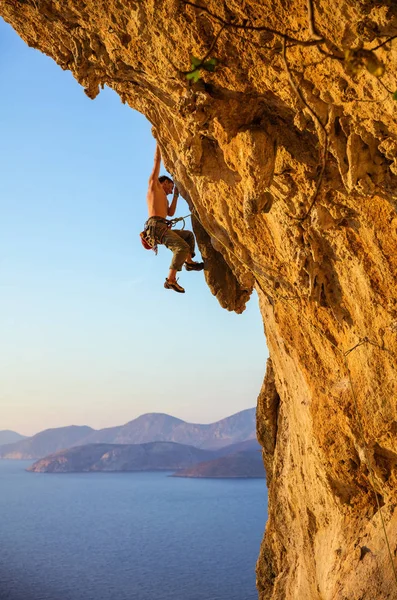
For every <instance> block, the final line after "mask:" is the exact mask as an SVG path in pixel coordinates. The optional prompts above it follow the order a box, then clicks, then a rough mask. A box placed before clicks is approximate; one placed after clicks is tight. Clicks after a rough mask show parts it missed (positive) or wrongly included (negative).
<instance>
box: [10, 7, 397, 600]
mask: <svg viewBox="0 0 397 600" xmlns="http://www.w3.org/2000/svg"><path fill="white" fill-rule="evenodd" d="M200 2H201V4H200ZM194 4H196V6H194ZM0 14H1V15H2V16H3V17H4V18H5V19H6V20H7V21H8V22H9V23H11V25H12V26H13V27H14V28H15V30H16V31H17V32H18V33H19V34H20V35H21V37H22V38H23V39H24V40H25V41H26V42H27V43H28V44H29V45H31V46H34V47H36V48H38V49H40V50H41V51H43V52H45V53H46V54H48V55H49V56H51V57H52V58H53V59H54V60H55V61H56V62H57V63H58V64H59V65H60V66H61V67H62V68H63V69H70V70H71V71H72V73H73V75H74V76H75V77H76V79H77V80H78V81H79V82H80V83H81V85H82V86H84V88H85V91H86V93H87V94H88V96H89V97H91V98H93V99H94V98H95V97H96V95H97V94H98V93H99V91H100V89H101V87H102V86H103V85H105V84H106V85H108V86H110V87H112V88H113V89H114V90H116V92H117V93H118V94H119V95H120V97H121V99H122V101H123V102H126V103H128V104H129V105H130V106H131V107H132V108H134V109H137V110H139V111H140V112H142V113H143V114H145V115H146V117H147V118H148V119H149V121H150V122H151V123H152V124H153V133H154V135H155V137H156V138H157V140H158V141H159V143H160V145H161V149H162V154H163V157H164V162H165V165H166V167H167V169H168V170H169V172H170V173H171V174H172V175H173V176H174V177H175V180H176V182H177V184H178V187H179V188H180V190H181V193H182V195H183V196H184V198H185V199H186V200H187V201H188V203H189V205H190V207H191V209H192V210H193V211H194V214H195V215H196V218H195V219H194V228H195V232H196V235H197V238H198V241H199V245H200V248H201V252H202V254H203V257H204V259H205V261H206V265H207V271H206V278H207V282H208V284H209V286H210V288H211V290H212V291H213V293H214V295H215V296H216V297H217V298H218V300H219V302H220V303H221V305H222V306H224V307H225V308H227V309H228V310H234V311H236V312H241V311H243V310H244V307H245V304H246V302H247V300H248V299H249V296H250V294H251V292H252V289H253V288H254V287H255V288H256V290H257V292H258V294H259V298H260V305H261V310H262V314H263V320H264V326H265V333H266V337H267V341H268V346H269V351H270V357H271V358H270V361H269V364H268V369H267V374H266V377H265V381H264V385H263V389H262V391H261V393H260V395H259V399H258V411H257V422H258V438H259V440H260V441H261V443H262V445H263V448H264V450H263V452H264V461H265V465H266V469H267V476H268V483H269V520H268V523H267V526H266V532H265V536H264V541H263V544H262V548H261V551H260V556H259V559H258V564H257V587H258V593H259V598H260V600H265V599H266V600H267V599H272V600H285V599H298V600H320V599H321V600H364V599H368V600H370V599H371V600H375V599H376V600H383V599H392V598H397V581H396V579H395V573H394V572H393V568H394V569H395V568H396V552H397V546H396V537H397V404H396V398H397V378H396V357H397V295H396V292H397V286H396V273H397V252H396V244H397V214H396V206H397V204H396V203H397V185H396V182H397V123H396V116H397V101H396V100H395V99H394V98H393V93H394V92H395V91H396V89H397V81H396V75H395V74H396V72H397V50H396V48H397V39H396V40H393V39H389V38H393V36H396V35H397V5H396V2H395V0H340V1H339V2H332V1H331V0H313V1H312V2H311V1H309V0H272V1H270V0H261V1H257V2H255V1H252V0H239V1H237V0H227V1H225V2H217V1H215V0H197V1H196V2H187V1H186V0H136V1H133V0H107V1H106V2H103V1H102V0H96V1H94V0H86V1H85V2H81V1H78V0H62V1H61V0H0ZM191 55H193V56H194V57H196V58H197V59H200V60H202V61H204V62H202V63H201V64H199V65H198V66H199V73H198V74H199V75H200V76H201V77H200V78H199V79H198V81H196V82H195V81H194V80H188V79H187V77H186V73H187V72H189V71H191V70H192V67H191V59H190V57H191ZM211 58H215V59H217V65H216V67H215V71H213V72H211V70H208V69H206V68H204V67H203V64H204V63H205V61H207V60H209V59H211ZM197 62H198V61H196V66H197ZM209 68H210V69H211V68H213V65H212V66H211V65H210V66H209ZM241 509H242V513H243V511H244V507H241ZM382 518H383V522H384V529H383V526H382ZM386 538H387V539H388V541H389V545H390V553H389V551H388V547H387V543H386ZM393 563H394V564H393Z"/></svg>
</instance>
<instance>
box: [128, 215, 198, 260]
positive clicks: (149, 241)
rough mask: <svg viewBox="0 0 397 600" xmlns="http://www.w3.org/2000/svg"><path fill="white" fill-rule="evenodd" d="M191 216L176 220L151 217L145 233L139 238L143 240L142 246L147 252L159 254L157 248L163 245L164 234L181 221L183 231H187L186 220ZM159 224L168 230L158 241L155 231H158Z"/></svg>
mask: <svg viewBox="0 0 397 600" xmlns="http://www.w3.org/2000/svg"><path fill="white" fill-rule="evenodd" d="M190 216H191V215H186V216H185V217H178V218H176V219H163V218H162V217H150V218H149V219H148V220H147V221H146V223H145V225H144V228H143V231H141V233H140V234H139V236H140V238H141V244H142V246H143V247H144V248H145V250H153V251H154V253H155V254H157V251H158V248H157V246H158V244H161V243H162V241H163V237H164V234H165V232H166V231H167V229H171V228H172V227H174V225H176V223H179V222H180V221H183V226H182V229H185V219H187V218H188V217H190ZM157 223H163V224H164V225H166V226H167V229H164V231H163V232H162V234H161V236H160V237H157V239H156V234H155V230H156V225H157Z"/></svg>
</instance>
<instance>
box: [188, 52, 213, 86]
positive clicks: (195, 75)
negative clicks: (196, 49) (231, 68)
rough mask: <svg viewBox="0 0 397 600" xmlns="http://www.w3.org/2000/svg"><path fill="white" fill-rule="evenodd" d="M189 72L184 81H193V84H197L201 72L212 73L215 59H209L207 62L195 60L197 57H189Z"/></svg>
mask: <svg viewBox="0 0 397 600" xmlns="http://www.w3.org/2000/svg"><path fill="white" fill-rule="evenodd" d="M190 60H191V70H190V71H189V72H188V73H186V79H189V80H191V81H193V83H197V81H198V80H199V79H200V77H201V71H202V70H204V71H209V72H210V73H213V72H214V71H215V69H216V65H217V62H218V61H217V60H216V58H210V59H209V60H205V59H200V58H197V56H193V55H192V56H191V57H190Z"/></svg>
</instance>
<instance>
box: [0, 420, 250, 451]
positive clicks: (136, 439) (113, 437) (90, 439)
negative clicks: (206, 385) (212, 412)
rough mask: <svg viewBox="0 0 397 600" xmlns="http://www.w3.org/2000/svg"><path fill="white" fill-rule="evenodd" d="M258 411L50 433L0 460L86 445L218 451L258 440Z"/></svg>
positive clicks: (22, 444) (7, 447) (28, 440)
mask: <svg viewBox="0 0 397 600" xmlns="http://www.w3.org/2000/svg"><path fill="white" fill-rule="evenodd" d="M255 410H256V409H255V408H249V409H247V410H243V411H241V412H239V413H236V414H234V415H232V416H230V417H227V418H225V419H222V420H220V421H216V422H215V423H211V424H209V425H200V424H195V423H186V422H185V421H182V420H181V419H177V418H175V417H171V416H170V415H166V414H162V413H148V414H145V415H142V416H140V417H138V418H137V419H134V420H133V421H130V422H129V423H127V424H126V425H121V426H120V427H109V428H106V429H100V430H99V431H96V430H95V429H92V428H91V427H76V426H70V427H60V428H57V429H47V430H45V431H42V432H40V433H37V434H36V435H35V436H33V437H30V438H25V439H24V440H22V441H19V442H17V443H15V444H7V445H5V446H1V447H0V458H15V459H22V458H26V459H30V458H33V459H35V458H43V457H44V456H48V455H49V454H53V453H54V452H57V451H58V450H63V449H66V448H72V447H73V446H82V445H86V444H103V443H106V444H144V443H147V442H176V443H178V444H187V445H189V446H195V447H196V448H203V449H215V448H222V447H224V446H229V445H230V444H237V443H241V442H244V441H246V440H249V439H252V438H255V436H256V432H255Z"/></svg>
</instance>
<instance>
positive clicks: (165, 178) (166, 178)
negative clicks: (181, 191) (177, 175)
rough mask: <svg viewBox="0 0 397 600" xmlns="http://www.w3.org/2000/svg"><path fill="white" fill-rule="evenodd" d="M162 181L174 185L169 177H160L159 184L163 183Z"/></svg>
mask: <svg viewBox="0 0 397 600" xmlns="http://www.w3.org/2000/svg"><path fill="white" fill-rule="evenodd" d="M164 181H169V182H170V183H174V182H173V181H172V179H171V178H170V177H168V176H167V175H160V177H159V182H160V183H164Z"/></svg>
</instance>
